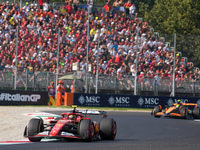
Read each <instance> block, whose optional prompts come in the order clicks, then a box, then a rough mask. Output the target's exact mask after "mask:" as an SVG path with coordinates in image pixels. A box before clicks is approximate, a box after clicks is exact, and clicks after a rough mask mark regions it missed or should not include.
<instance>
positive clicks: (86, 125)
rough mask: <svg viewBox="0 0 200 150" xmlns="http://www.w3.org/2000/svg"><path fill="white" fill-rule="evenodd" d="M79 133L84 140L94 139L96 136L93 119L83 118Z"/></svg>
mask: <svg viewBox="0 0 200 150" xmlns="http://www.w3.org/2000/svg"><path fill="white" fill-rule="evenodd" d="M79 135H80V136H81V137H82V139H83V140H84V141H87V142H91V141H92V138H93V136H94V125H93V122H92V121H91V120H81V122H80V125H79Z"/></svg>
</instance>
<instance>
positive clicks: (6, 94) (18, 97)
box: [0, 90, 49, 105]
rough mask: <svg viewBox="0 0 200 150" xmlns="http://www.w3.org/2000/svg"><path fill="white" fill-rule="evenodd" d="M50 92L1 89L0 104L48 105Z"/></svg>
mask: <svg viewBox="0 0 200 150" xmlns="http://www.w3.org/2000/svg"><path fill="white" fill-rule="evenodd" d="M48 100H49V97H48V92H45V91H20V90H0V105H47V103H48Z"/></svg>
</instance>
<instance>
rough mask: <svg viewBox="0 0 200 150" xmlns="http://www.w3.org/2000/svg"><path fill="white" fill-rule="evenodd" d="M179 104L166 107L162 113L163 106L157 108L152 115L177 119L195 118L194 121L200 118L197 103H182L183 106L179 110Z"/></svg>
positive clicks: (199, 109)
mask: <svg viewBox="0 0 200 150" xmlns="http://www.w3.org/2000/svg"><path fill="white" fill-rule="evenodd" d="M176 105H178V104H177V103H173V105H172V106H171V107H168V106H166V108H165V110H164V111H162V107H161V105H159V106H155V107H154V109H153V110H152V112H151V115H153V116H154V117H157V118H159V117H161V116H163V117H175V118H184V119H187V118H188V117H193V118H194V119H199V118H200V108H198V105H197V104H195V103H182V104H181V106H180V107H179V108H178V109H177V107H176Z"/></svg>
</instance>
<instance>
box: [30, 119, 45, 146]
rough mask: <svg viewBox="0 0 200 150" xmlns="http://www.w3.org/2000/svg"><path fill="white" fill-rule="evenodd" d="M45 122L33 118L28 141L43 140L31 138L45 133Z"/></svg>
mask: <svg viewBox="0 0 200 150" xmlns="http://www.w3.org/2000/svg"><path fill="white" fill-rule="evenodd" d="M43 128H44V126H43V120H42V119H41V118H33V119H31V120H30V121H29V123H28V126H27V135H28V139H29V140H30V141H31V142H40V141H41V139H42V138H38V137H31V136H34V135H37V134H38V133H40V132H42V131H43Z"/></svg>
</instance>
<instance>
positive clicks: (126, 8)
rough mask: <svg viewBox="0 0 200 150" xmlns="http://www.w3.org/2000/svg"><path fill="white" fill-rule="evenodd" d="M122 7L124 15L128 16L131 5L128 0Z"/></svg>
mask: <svg viewBox="0 0 200 150" xmlns="http://www.w3.org/2000/svg"><path fill="white" fill-rule="evenodd" d="M124 7H125V11H126V15H127V16H128V15H129V8H130V7H131V2H130V0H128V2H127V3H125V4H124Z"/></svg>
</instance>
